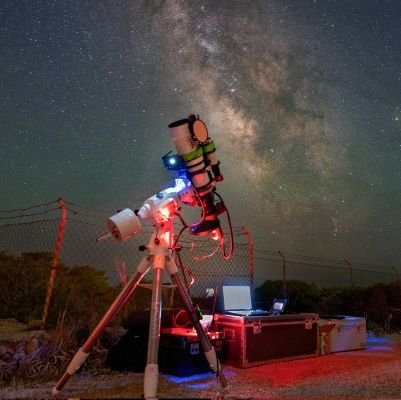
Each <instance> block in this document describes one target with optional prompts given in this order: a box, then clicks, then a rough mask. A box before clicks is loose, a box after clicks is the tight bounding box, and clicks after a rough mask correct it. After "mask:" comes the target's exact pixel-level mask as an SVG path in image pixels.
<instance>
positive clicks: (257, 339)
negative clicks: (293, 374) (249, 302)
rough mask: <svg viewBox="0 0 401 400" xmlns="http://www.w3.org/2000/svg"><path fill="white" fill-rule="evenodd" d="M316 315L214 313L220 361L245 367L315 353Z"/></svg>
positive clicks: (316, 349) (317, 332) (312, 355)
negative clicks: (219, 345) (221, 338)
mask: <svg viewBox="0 0 401 400" xmlns="http://www.w3.org/2000/svg"><path fill="white" fill-rule="evenodd" d="M318 319H319V316H318V314H313V313H308V314H289V315H279V316H273V315H271V316H270V315H269V316H253V317H243V316H236V315H227V314H216V315H215V323H216V331H218V332H221V333H222V335H223V349H222V353H221V359H222V361H223V362H225V363H227V364H230V365H233V366H235V367H240V368H247V367H252V366H256V365H262V364H267V363H271V362H275V361H283V360H291V359H297V358H306V357H314V356H317V355H319V340H318V339H319V329H318Z"/></svg>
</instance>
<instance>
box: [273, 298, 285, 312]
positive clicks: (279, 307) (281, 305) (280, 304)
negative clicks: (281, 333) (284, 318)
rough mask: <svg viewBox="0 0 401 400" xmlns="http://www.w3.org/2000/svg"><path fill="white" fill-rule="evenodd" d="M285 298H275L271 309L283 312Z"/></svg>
mask: <svg viewBox="0 0 401 400" xmlns="http://www.w3.org/2000/svg"><path fill="white" fill-rule="evenodd" d="M285 303H286V301H285V300H276V301H275V302H274V304H273V307H272V311H279V312H283V311H284V307H285Z"/></svg>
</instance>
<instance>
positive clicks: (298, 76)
mask: <svg viewBox="0 0 401 400" xmlns="http://www.w3.org/2000/svg"><path fill="white" fill-rule="evenodd" d="M0 43H1V44H0V46H1V56H0V68H1V83H0V85H1V86H0V93H1V96H0V112H1V118H0V159H1V166H2V174H1V182H0V209H3V210H4V209H11V208H16V207H28V206H32V205H36V204H41V203H47V202H49V201H52V200H56V199H57V198H59V197H64V198H65V199H67V200H69V201H71V202H75V203H78V204H82V205H86V206H88V207H93V208H101V209H110V210H117V209H121V208H125V207H130V208H139V206H140V205H141V204H142V202H143V201H144V200H145V199H146V198H148V197H149V196H151V195H152V194H154V193H156V192H158V191H159V190H161V189H164V188H166V187H167V186H169V185H170V184H171V183H172V181H171V178H170V177H169V175H168V174H167V172H166V171H165V170H164V168H163V167H162V164H161V160H160V158H161V156H163V155H164V154H165V153H167V152H168V151H169V150H174V145H173V143H172V141H171V139H170V135H169V131H168V128H167V125H168V124H169V123H170V122H173V121H175V120H177V119H181V118H185V117H187V116H188V115H189V114H191V113H198V114H200V116H201V118H202V119H203V120H204V121H205V122H206V124H207V125H208V128H209V133H210V135H211V137H212V138H213V139H214V140H215V142H216V145H217V150H218V156H219V158H220V161H221V169H222V173H223V174H224V177H225V180H224V181H223V182H222V183H219V184H218V192H219V193H220V194H221V195H222V196H223V198H224V200H225V203H226V205H227V206H228V208H229V210H230V213H231V218H232V222H233V225H235V226H242V225H246V226H247V227H248V228H249V229H250V231H251V232H252V234H253V236H254V239H255V245H256V248H257V249H263V250H274V251H275V250H278V249H281V250H282V251H283V252H289V253H293V254H303V255H309V256H318V257H334V258H337V259H344V258H348V259H353V260H355V261H361V262H369V263H378V264H382V265H395V266H399V265H400V263H401V261H400V260H401V245H400V238H401V207H400V204H401V2H400V1H398V0H394V1H386V0H378V1H374V0H348V1H345V0H338V1H335V0H283V1H279V0H269V1H268V0H265V1H239V0H237V1H236V0H219V1H216V0H210V1H178V0H166V1H145V0H143V1H117V0H116V1H89V0H70V1H67V0H66V1H61V0H53V1H51V0H43V1H39V0H32V1H27V0H25V1H22V0H21V1H12V0H2V1H1V3H0Z"/></svg>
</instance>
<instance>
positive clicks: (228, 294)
mask: <svg viewBox="0 0 401 400" xmlns="http://www.w3.org/2000/svg"><path fill="white" fill-rule="evenodd" d="M222 292H223V305H224V312H225V313H226V314H230V315H240V316H244V317H252V316H253V317H256V316H263V315H271V312H270V311H267V310H257V309H253V308H252V300H251V288H250V287H249V286H235V285H229V286H223V287H222Z"/></svg>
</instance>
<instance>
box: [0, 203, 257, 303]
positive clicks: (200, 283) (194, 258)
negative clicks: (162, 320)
mask: <svg viewBox="0 0 401 400" xmlns="http://www.w3.org/2000/svg"><path fill="white" fill-rule="evenodd" d="M113 213H114V212H112V211H104V210H96V209H91V208H87V207H83V206H80V205H77V204H73V203H70V202H68V201H63V200H61V199H60V200H59V201H56V202H52V203H48V204H45V205H41V206H37V207H30V208H27V209H24V210H7V211H0V251H4V252H6V253H8V254H11V255H16V256H19V255H21V254H23V253H30V252H52V253H55V257H54V259H53V264H52V265H49V270H50V269H51V271H52V273H53V274H54V275H55V274H56V272H55V271H56V270H57V262H58V260H60V261H62V263H63V264H64V265H66V266H68V267H74V266H83V265H89V266H94V267H96V268H97V269H100V270H102V271H104V272H105V274H106V276H107V278H108V281H109V282H110V285H111V286H117V285H119V284H124V283H125V282H126V281H127V279H129V278H130V277H131V276H132V275H133V274H134V273H135V271H136V268H137V265H138V264H139V262H140V260H141V259H142V258H143V257H145V256H146V253H145V252H141V251H139V247H140V246H141V245H146V244H147V243H148V241H149V239H150V237H151V234H152V233H153V231H154V228H153V226H151V225H150V224H147V223H146V222H145V223H143V221H141V224H142V225H143V226H142V231H141V232H140V233H139V234H137V235H134V236H133V237H131V238H130V239H129V240H127V241H125V242H119V241H117V240H115V239H109V240H105V241H101V242H97V241H96V239H97V238H99V237H100V236H102V235H103V234H104V233H106V232H107V224H106V221H107V218H108V217H109V216H111V215H112V214H113ZM177 230H178V229H177ZM225 236H226V242H227V243H226V247H227V249H228V248H229V246H230V238H229V237H227V234H226V235H225ZM233 242H234V251H233V253H232V257H231V258H229V259H225V258H224V257H223V254H222V249H221V246H219V244H218V243H219V242H215V241H213V240H212V239H211V238H210V237H209V235H207V236H205V237H194V236H191V235H189V234H188V233H186V232H185V233H184V234H182V235H181V237H180V240H179V242H178V245H179V246H180V250H179V251H178V252H177V256H176V261H177V264H178V265H179V266H180V267H181V268H180V270H181V273H182V279H183V281H184V282H185V283H186V284H187V286H188V287H190V288H189V292H190V295H191V296H194V297H198V298H199V297H204V296H206V293H207V289H209V288H212V289H214V288H215V287H216V286H218V285H220V284H222V283H223V282H231V283H238V284H251V281H252V269H251V265H250V262H249V260H250V256H249V254H250V248H249V241H248V236H247V235H246V233H245V231H244V230H243V229H242V228H234V229H233ZM226 251H228V250H226ZM54 278H55V277H54ZM151 280H152V271H150V272H149V274H148V275H146V277H145V278H144V282H145V283H146V282H150V281H151ZM164 282H165V283H171V282H170V280H169V277H168V276H167V274H165V277H164Z"/></svg>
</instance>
